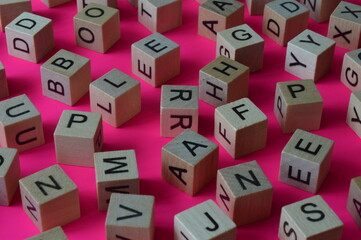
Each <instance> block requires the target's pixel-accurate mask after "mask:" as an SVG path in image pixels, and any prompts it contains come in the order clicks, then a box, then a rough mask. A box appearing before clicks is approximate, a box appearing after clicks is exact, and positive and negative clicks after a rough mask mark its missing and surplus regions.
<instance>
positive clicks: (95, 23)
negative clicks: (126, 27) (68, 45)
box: [74, 3, 120, 53]
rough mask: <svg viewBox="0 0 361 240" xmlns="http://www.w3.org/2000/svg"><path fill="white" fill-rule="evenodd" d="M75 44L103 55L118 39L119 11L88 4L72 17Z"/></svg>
mask: <svg viewBox="0 0 361 240" xmlns="http://www.w3.org/2000/svg"><path fill="white" fill-rule="evenodd" d="M74 29H75V40H76V44H77V45H78V46H80V47H83V48H87V49H90V50H93V51H96V52H100V53H105V52H106V51H108V50H109V49H110V48H111V47H112V46H113V45H114V44H115V43H116V42H117V41H118V40H119V39H120V17H119V10H118V9H115V8H112V7H107V6H104V5H100V4H96V3H90V4H88V5H87V6H86V7H85V8H84V9H82V10H81V11H80V12H79V13H78V14H77V15H75V16H74Z"/></svg>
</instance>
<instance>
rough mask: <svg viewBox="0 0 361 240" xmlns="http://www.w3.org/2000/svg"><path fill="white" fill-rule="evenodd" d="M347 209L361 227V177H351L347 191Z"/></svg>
mask: <svg viewBox="0 0 361 240" xmlns="http://www.w3.org/2000/svg"><path fill="white" fill-rule="evenodd" d="M347 210H348V211H349V213H350V214H351V216H352V218H353V219H354V220H355V222H356V224H357V226H358V227H359V228H360V229H361V177H355V178H352V179H351V183H350V189H349V192H348V200H347Z"/></svg>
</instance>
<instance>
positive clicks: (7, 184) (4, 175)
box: [0, 147, 21, 206]
mask: <svg viewBox="0 0 361 240" xmlns="http://www.w3.org/2000/svg"><path fill="white" fill-rule="evenodd" d="M20 175H21V171H20V161H19V154H18V150H17V149H14V148H4V147H0V206H9V205H10V203H11V200H12V199H13V197H14V194H15V192H16V190H17V189H18V186H19V179H20Z"/></svg>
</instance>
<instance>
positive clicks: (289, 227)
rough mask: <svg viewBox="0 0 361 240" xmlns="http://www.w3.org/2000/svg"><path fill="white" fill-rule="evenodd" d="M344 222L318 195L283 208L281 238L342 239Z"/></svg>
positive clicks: (302, 239)
mask: <svg viewBox="0 0 361 240" xmlns="http://www.w3.org/2000/svg"><path fill="white" fill-rule="evenodd" d="M342 230H343V223H342V222H341V220H340V219H339V218H338V217H337V215H336V214H335V213H334V211H332V209H331V208H330V207H329V206H328V204H327V203H326V202H325V201H324V200H323V199H322V197H321V196H319V195H317V196H314V197H311V198H307V199H305V200H302V201H299V202H296V203H293V204H290V205H287V206H285V207H283V208H282V213H281V221H280V226H279V230H278V238H279V239H280V240H294V239H297V240H316V239H317V240H341V237H342Z"/></svg>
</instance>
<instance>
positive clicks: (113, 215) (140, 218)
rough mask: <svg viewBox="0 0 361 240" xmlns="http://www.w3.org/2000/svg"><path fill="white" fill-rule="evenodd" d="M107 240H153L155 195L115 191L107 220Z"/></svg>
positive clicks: (111, 198)
mask: <svg viewBox="0 0 361 240" xmlns="http://www.w3.org/2000/svg"><path fill="white" fill-rule="evenodd" d="M105 228H106V234H107V240H118V239H133V240H152V239H153V235H154V197H153V196H148V195H133V194H119V193H113V194H112V195H111V197H110V203H109V208H108V213H107V218H106V222H105Z"/></svg>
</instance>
